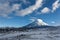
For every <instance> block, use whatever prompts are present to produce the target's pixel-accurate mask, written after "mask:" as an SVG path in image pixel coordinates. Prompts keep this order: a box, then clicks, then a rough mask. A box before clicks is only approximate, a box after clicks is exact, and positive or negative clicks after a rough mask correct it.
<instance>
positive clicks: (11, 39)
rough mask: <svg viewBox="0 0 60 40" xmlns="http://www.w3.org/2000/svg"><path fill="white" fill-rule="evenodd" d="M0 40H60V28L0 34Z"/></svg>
mask: <svg viewBox="0 0 60 40" xmlns="http://www.w3.org/2000/svg"><path fill="white" fill-rule="evenodd" d="M0 40H60V28H59V29H47V28H46V29H45V28H41V29H30V30H28V31H24V32H23V31H22V32H19V31H16V32H10V33H9V34H8V33H5V35H3V34H1V33H0Z"/></svg>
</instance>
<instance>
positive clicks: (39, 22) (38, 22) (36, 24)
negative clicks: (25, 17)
mask: <svg viewBox="0 0 60 40" xmlns="http://www.w3.org/2000/svg"><path fill="white" fill-rule="evenodd" d="M42 26H48V24H47V23H45V22H43V20H41V19H37V20H35V21H33V22H32V23H30V24H28V25H26V26H24V27H42Z"/></svg>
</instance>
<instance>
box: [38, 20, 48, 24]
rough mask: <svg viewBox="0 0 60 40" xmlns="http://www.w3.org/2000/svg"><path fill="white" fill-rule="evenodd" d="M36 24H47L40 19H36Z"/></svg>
mask: <svg viewBox="0 0 60 40" xmlns="http://www.w3.org/2000/svg"><path fill="white" fill-rule="evenodd" d="M37 24H38V25H48V24H47V23H45V22H44V21H43V20H42V19H37Z"/></svg>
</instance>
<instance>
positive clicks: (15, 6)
mask: <svg viewBox="0 0 60 40" xmlns="http://www.w3.org/2000/svg"><path fill="white" fill-rule="evenodd" d="M20 6H21V5H20V4H14V5H13V6H12V10H14V11H15V10H19V9H20Z"/></svg>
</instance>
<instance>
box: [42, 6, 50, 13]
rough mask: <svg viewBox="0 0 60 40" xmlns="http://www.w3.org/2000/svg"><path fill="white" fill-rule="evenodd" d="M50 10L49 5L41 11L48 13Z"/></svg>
mask: <svg viewBox="0 0 60 40" xmlns="http://www.w3.org/2000/svg"><path fill="white" fill-rule="evenodd" d="M48 12H50V9H49V8H47V7H45V8H43V9H42V10H41V13H48Z"/></svg>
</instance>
